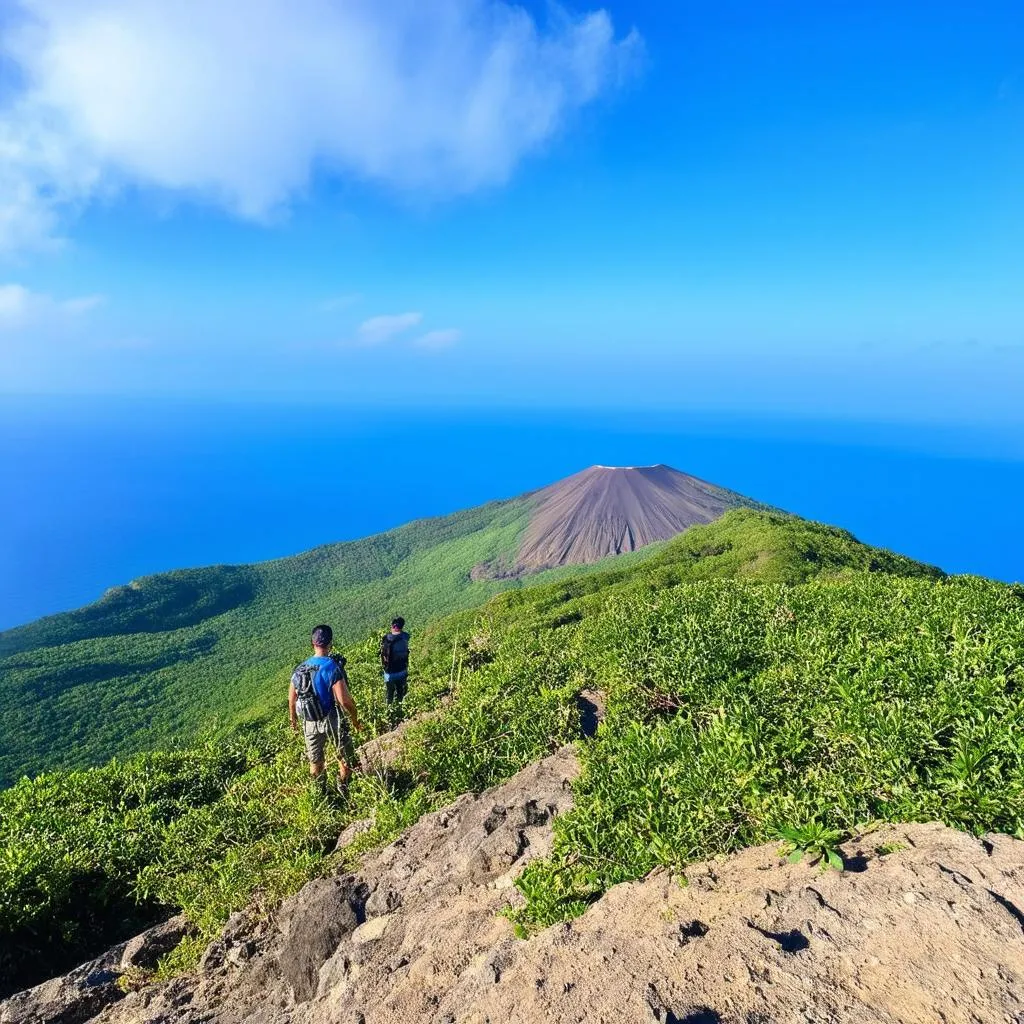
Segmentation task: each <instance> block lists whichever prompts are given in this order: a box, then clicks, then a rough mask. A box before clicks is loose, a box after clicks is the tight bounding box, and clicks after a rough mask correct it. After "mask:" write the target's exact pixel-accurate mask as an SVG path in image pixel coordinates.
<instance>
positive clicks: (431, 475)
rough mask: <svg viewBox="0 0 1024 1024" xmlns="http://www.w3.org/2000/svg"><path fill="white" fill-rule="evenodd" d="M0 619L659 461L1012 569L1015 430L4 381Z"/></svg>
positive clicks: (1018, 462)
mask: <svg viewBox="0 0 1024 1024" xmlns="http://www.w3.org/2000/svg"><path fill="white" fill-rule="evenodd" d="M0 402H2V405H0V481H2V487H3V493H2V500H0V629H3V628H7V627H10V626H13V625H16V624H18V623H22V622H27V621H29V620H31V619H33V618H36V617H38V616H40V615H44V614H49V613H52V612H56V611H60V610H64V609H68V608H73V607H76V606H78V605H81V604H84V603H87V602H89V601H92V600H95V599H96V598H97V597H99V596H100V595H101V594H102V593H103V591H104V590H105V589H106V588H107V587H109V586H112V585H115V584H119V583H125V582H128V581H129V580H131V579H133V578H135V577H137V576H140V575H143V574H145V573H150V572H156V571H160V570H164V569H171V568H177V567H184V566H194V565H205V564H211V563H219V562H248V561H257V560H260V559H266V558H272V557H277V556H280V555H287V554H292V553H295V552H297V551H301V550H304V549H306V548H309V547H312V546H314V545H316V544H320V543H324V542H327V541H334V540H344V539H352V538H357V537H361V536H365V535H367V534H370V533H375V532H378V531H381V530H386V529H388V528H390V527H392V526H396V525H399V524H401V523H403V522H407V521H408V520H410V519H413V518H417V517H421V516H429V515H437V514H441V513H446V512H450V511H454V510H456V509H460V508H466V507H469V506H472V505H477V504H480V503H482V502H485V501H488V500H491V499H494V498H502V497H511V496H513V495H516V494H520V493H522V492H524V491H527V490H531V489H533V488H536V487H540V486H543V485H544V484H547V483H550V482H551V481H553V480H556V479H559V478H560V477H563V476H566V475H568V474H570V473H573V472H575V471H577V470H579V469H582V468H585V467H586V466H589V465H592V464H594V463H603V464H606V465H647V464H650V463H655V462H664V463H667V464H669V465H672V466H675V467H676V468H678V469H681V470H684V471H686V472H689V473H693V474H695V475H697V476H700V477H703V478H704V479H707V480H711V481H713V482H715V483H718V484H721V485H723V486H725V487H730V488H732V489H734V490H737V491H740V492H742V493H744V494H747V495H749V496H751V497H754V498H757V499H759V500H761V501H764V502H767V503H769V504H772V505H776V506H778V507H781V508H785V509H788V510H790V511H792V512H795V513H798V514H800V515H803V516H807V517H809V518H813V519H818V520H823V521H826V522H830V523H834V524H837V525H840V526H844V527H846V528H848V529H850V530H852V531H853V532H854V533H855V534H856V535H857V536H858V537H860V538H861V539H862V540H864V541H867V542H869V543H872V544H879V545H882V546H885V547H889V548H893V549H895V550H898V551H901V552H903V553H905V554H908V555H911V556H913V557H915V558H919V559H922V560H924V561H928V562H932V563H935V564H938V565H941V566H942V567H943V568H944V569H946V570H947V571H950V572H958V573H960V572H969V573H979V574H982V575H986V576H992V577H995V578H998V579H1003V580H1021V579H1024V543H1022V540H1021V533H1022V531H1021V527H1022V525H1024V515H1022V513H1021V508H1022V507H1024V438H1022V437H1021V434H1020V432H1019V431H1018V430H1012V429H1005V430H1002V431H998V430H994V429H992V430H987V431H982V430H973V431H971V430H965V429H954V428H946V429H940V428H937V427H926V426H917V427H909V426H906V425H894V424H890V425H887V424H873V425H869V424H857V423H839V422H836V423H827V422H809V421H805V422H796V421H783V420H767V419H762V420H751V419H743V418H741V417H727V416H709V415H704V416H695V415H686V414H677V415H673V414H669V413H664V412H662V413H652V412H644V411H641V410H634V411H630V410H619V411H616V412H614V413H598V412H590V413H588V412H579V411H573V412H557V413H556V412H548V411H542V410H532V411H487V412H483V411H462V412H447V413H440V412H434V411H422V410H420V411H417V410H401V409H398V410H394V411H391V412H382V411H381V410H379V409H378V410H372V411H368V410H361V409H356V408H350V407H346V406H343V405H338V406H325V405H324V404H323V403H322V402H321V401H318V400H317V399H315V398H314V399H311V400H310V402H309V403H308V404H304V405H292V406H283V405H271V404H259V403H255V402H253V403H251V404H237V403H236V404H224V405H219V406H215V405H201V404H185V403H180V402H179V403H171V402H167V401H161V402H144V401H141V400H137V401H132V402H127V401H124V400H117V401H114V400H111V401H109V402H101V401H99V400H98V399H89V400H86V399H76V400H62V401H59V402H58V401H57V400H54V399H45V400H34V401H28V400H26V399H21V398H19V399H17V400H15V399H10V398H5V399H0Z"/></svg>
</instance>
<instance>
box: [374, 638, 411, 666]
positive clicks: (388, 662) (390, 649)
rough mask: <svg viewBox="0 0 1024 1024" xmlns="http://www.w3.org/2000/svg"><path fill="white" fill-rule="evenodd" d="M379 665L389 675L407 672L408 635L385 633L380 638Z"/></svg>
mask: <svg viewBox="0 0 1024 1024" xmlns="http://www.w3.org/2000/svg"><path fill="white" fill-rule="evenodd" d="M380 663H381V666H382V667H383V669H384V671H385V672H387V673H389V674H390V673H393V672H394V673H397V672H407V671H408V670H409V634H408V633H385V634H384V635H383V636H382V637H381V639H380Z"/></svg>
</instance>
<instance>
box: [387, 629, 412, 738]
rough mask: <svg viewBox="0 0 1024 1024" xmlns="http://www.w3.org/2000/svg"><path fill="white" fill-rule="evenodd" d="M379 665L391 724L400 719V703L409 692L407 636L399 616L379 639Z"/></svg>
mask: <svg viewBox="0 0 1024 1024" xmlns="http://www.w3.org/2000/svg"><path fill="white" fill-rule="evenodd" d="M380 664H381V669H382V670H383V672H384V686H385V696H386V698H387V702H388V714H389V717H390V718H391V721H392V722H397V721H398V720H399V719H400V718H401V717H402V701H403V700H404V699H405V695H406V694H407V693H408V692H409V634H408V633H406V632H405V619H403V618H402V617H401V616H399V617H398V618H396V619H392V620H391V629H390V631H389V632H387V633H385V634H384V635H383V636H382V637H381V638H380Z"/></svg>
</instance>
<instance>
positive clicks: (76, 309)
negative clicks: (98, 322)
mask: <svg viewBox="0 0 1024 1024" xmlns="http://www.w3.org/2000/svg"><path fill="white" fill-rule="evenodd" d="M103 302H104V298H103V296H102V295H83V296H80V297H78V298H74V299H55V298H54V297H53V296H52V295H47V294H45V293H44V292H35V291H32V290H31V289H30V288H26V287H25V286H24V285H21V284H0V331H20V330H25V329H28V328H38V327H42V326H53V325H56V324H60V323H68V322H70V321H73V320H75V319H77V318H78V317H80V316H82V315H83V314H85V313H88V312H89V311H90V310H92V309H95V308H96V307H97V306H99V305H101V304H102V303H103Z"/></svg>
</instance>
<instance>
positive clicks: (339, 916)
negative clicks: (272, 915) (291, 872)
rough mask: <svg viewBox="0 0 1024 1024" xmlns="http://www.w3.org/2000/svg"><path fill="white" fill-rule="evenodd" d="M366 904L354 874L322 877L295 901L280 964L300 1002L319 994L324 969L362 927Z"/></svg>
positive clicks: (292, 905) (291, 909)
mask: <svg viewBox="0 0 1024 1024" xmlns="http://www.w3.org/2000/svg"><path fill="white" fill-rule="evenodd" d="M362 907H363V898H362V895H361V892H360V891H359V887H358V886H357V885H356V883H355V880H354V879H353V878H352V877H351V876H345V877H341V878H318V879H316V880H314V881H312V882H310V883H309V884H308V885H307V886H306V887H305V888H304V889H303V890H302V891H301V892H300V893H299V894H298V895H297V896H295V897H294V898H293V899H292V900H291V903H290V906H289V915H288V916H289V918H290V922H289V927H288V936H287V938H286V939H285V941H284V945H283V947H282V949H281V952H280V955H279V958H278V963H279V965H280V968H281V973H282V974H283V975H284V977H285V978H286V979H287V981H288V983H289V984H290V985H291V987H292V991H293V993H294V994H295V1001H296V1002H298V1003H302V1002H305V1001H306V1000H307V999H309V998H311V997H312V996H313V995H314V994H315V993H316V990H317V985H318V983H319V980H320V968H321V967H322V966H323V964H324V963H325V962H326V961H327V959H328V958H329V957H331V956H332V955H333V954H334V952H335V951H336V950H337V948H338V946H339V945H341V943H342V941H343V940H344V939H346V938H348V936H350V935H351V934H352V932H354V931H355V930H356V928H358V927H359V924H360V918H361V917H362V916H363V911H362ZM300 923H301V927H300V926H299V925H300Z"/></svg>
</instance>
